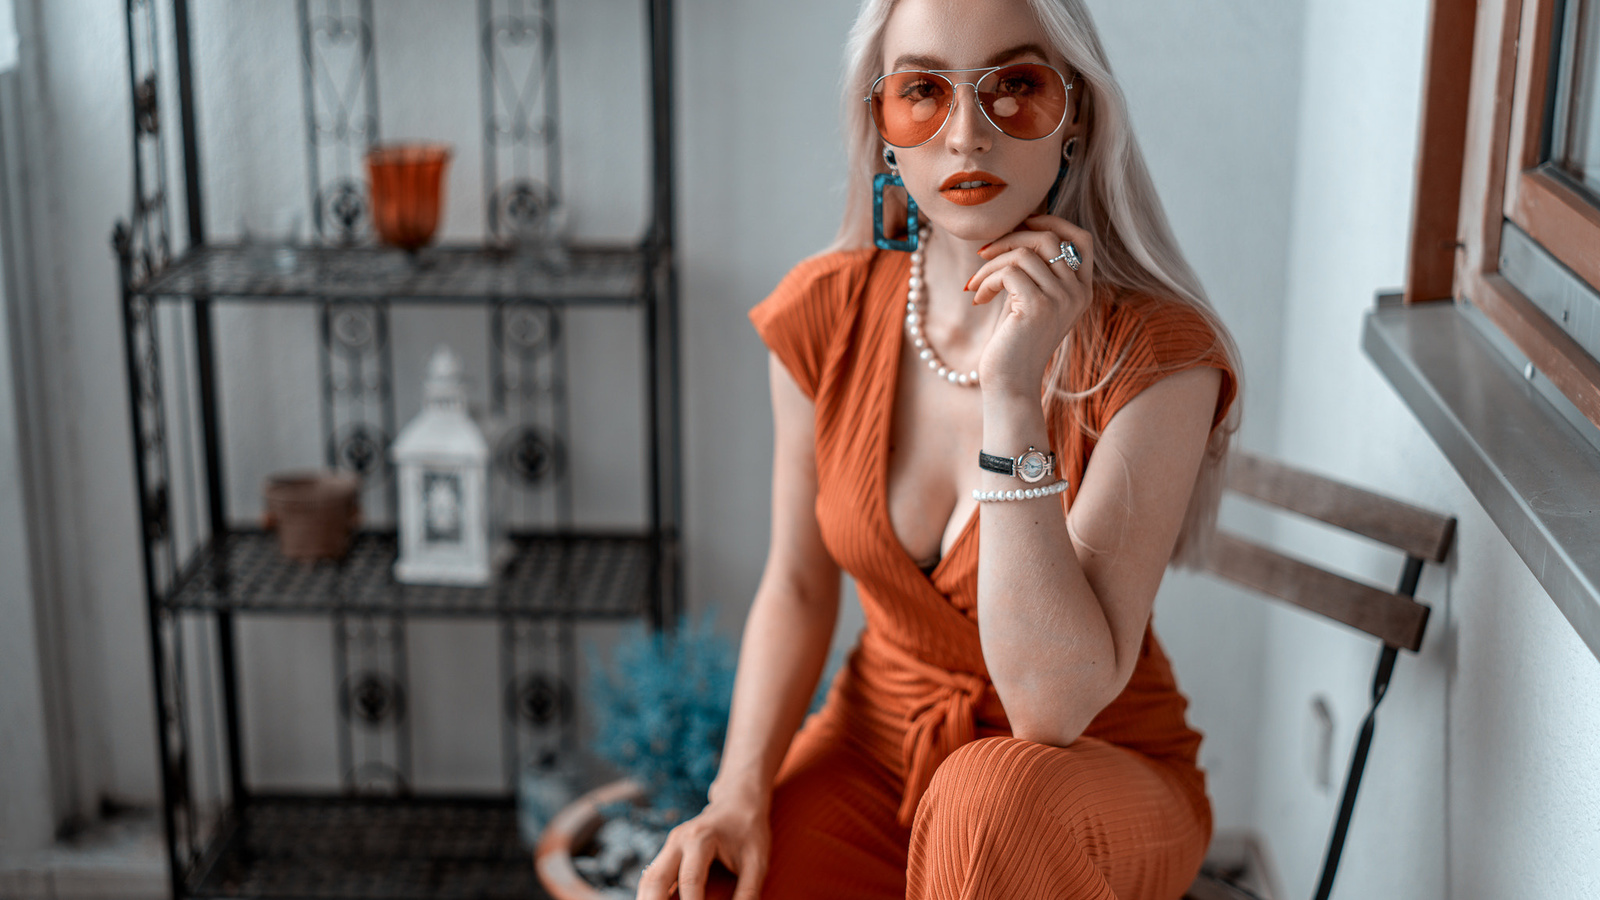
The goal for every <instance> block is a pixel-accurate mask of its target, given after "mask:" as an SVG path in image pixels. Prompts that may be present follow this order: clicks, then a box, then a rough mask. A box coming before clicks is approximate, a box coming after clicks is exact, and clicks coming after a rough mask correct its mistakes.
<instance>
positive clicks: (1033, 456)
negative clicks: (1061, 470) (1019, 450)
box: [1017, 450, 1050, 484]
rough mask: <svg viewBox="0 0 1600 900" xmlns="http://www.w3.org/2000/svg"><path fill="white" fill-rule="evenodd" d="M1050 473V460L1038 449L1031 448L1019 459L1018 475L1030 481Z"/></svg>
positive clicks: (1037, 479)
mask: <svg viewBox="0 0 1600 900" xmlns="http://www.w3.org/2000/svg"><path fill="white" fill-rule="evenodd" d="M1049 473H1050V460H1049V459H1048V458H1046V457H1045V455H1044V454H1043V453H1041V452H1039V451H1038V450H1029V451H1028V452H1027V453H1024V454H1022V456H1021V457H1019V458H1018V459H1017V477H1018V478H1021V479H1022V480H1023V481H1026V482H1028V483H1030V484H1031V483H1033V482H1035V481H1039V480H1040V479H1042V478H1044V476H1045V475H1047V474H1049Z"/></svg>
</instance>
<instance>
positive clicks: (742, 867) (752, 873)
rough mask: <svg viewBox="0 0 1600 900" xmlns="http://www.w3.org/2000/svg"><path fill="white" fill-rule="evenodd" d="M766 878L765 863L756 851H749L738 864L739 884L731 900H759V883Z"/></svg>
mask: <svg viewBox="0 0 1600 900" xmlns="http://www.w3.org/2000/svg"><path fill="white" fill-rule="evenodd" d="M766 878H767V870H766V862H765V860H764V859H763V858H762V854H761V853H760V852H759V851H757V850H754V849H752V850H750V851H749V852H747V853H746V854H745V855H744V859H743V860H741V861H740V863H739V883H738V885H737V886H736V887H734V889H733V900H761V883H762V882H763V881H765V880H766Z"/></svg>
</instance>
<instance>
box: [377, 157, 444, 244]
mask: <svg viewBox="0 0 1600 900" xmlns="http://www.w3.org/2000/svg"><path fill="white" fill-rule="evenodd" d="M366 161H367V180H368V183H369V184H370V185H371V191H372V225H373V227H374V228H375V229H376V230H377V232H378V237H379V239H381V240H382V241H383V242H384V243H385V244H389V245H390V246H393V247H399V248H400V249H402V250H405V251H408V252H415V251H416V250H417V249H418V248H420V247H423V246H426V245H427V243H428V242H429V241H431V240H433V233H434V231H435V230H436V229H437V228H438V227H439V209H440V207H441V206H442V205H443V200H444V172H445V167H446V166H448V165H449V163H450V147H449V145H447V144H384V145H379V146H376V147H373V148H372V149H370V150H368V151H367V156H366Z"/></svg>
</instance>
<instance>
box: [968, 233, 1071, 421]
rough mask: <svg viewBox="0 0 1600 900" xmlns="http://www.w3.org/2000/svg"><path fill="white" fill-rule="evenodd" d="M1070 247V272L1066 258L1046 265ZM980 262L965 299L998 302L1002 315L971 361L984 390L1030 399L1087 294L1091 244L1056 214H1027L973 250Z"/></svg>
mask: <svg viewBox="0 0 1600 900" xmlns="http://www.w3.org/2000/svg"><path fill="white" fill-rule="evenodd" d="M1067 242H1071V243H1072V245H1073V246H1074V247H1075V248H1076V249H1077V251H1078V256H1079V257H1081V258H1082V259H1083V263H1082V265H1080V266H1079V267H1078V270H1077V271H1076V272H1074V271H1073V270H1072V267H1071V266H1069V265H1067V261H1066V260H1061V261H1059V262H1055V263H1049V262H1046V260H1049V259H1054V258H1055V257H1057V256H1059V255H1060V254H1061V245H1062V244H1063V243H1067ZM978 255H980V256H982V257H983V258H984V259H985V260H987V262H985V263H984V264H983V266H982V267H981V268H979V269H978V271H977V273H976V274H974V275H973V276H972V280H971V281H969V282H967V287H968V289H969V290H973V291H974V292H975V294H974V296H973V300H972V302H973V303H974V304H978V303H988V302H989V301H990V300H993V299H994V298H995V297H1003V298H1004V299H1005V302H1006V309H1005V312H1004V313H1003V314H1002V315H1001V318H1000V322H999V323H998V324H997V325H995V329H994V333H993V334H992V335H990V337H989V343H988V344H987V345H985V346H984V348H983V355H982V356H981V357H979V359H978V382H979V383H980V384H982V385H983V387H984V388H985V389H990V388H993V389H999V390H1014V391H1018V392H1023V393H1026V394H1027V395H1028V396H1033V395H1035V394H1036V393H1037V392H1038V390H1039V384H1040V382H1041V381H1042V380H1043V379H1044V369H1045V366H1046V365H1048V364H1049V363H1050V357H1051V356H1052V355H1053V354H1054V353H1055V352H1056V348H1057V347H1058V346H1060V344H1061V341H1062V340H1063V339H1065V338H1066V336H1067V332H1068V331H1071V330H1072V326H1073V325H1074V324H1076V323H1077V321H1078V317H1079V316H1081V315H1083V311H1084V310H1086V309H1088V308H1089V303H1090V298H1091V297H1092V296H1093V289H1094V242H1093V239H1092V238H1091V237H1090V236H1089V232H1087V231H1084V230H1083V229H1082V228H1079V227H1077V226H1076V225H1073V224H1072V223H1071V222H1068V221H1067V220H1065V219H1063V218H1060V217H1059V216H1047V215H1039V216H1029V217H1028V218H1027V219H1025V220H1023V223H1022V226H1021V227H1020V228H1018V229H1017V230H1016V231H1013V232H1011V233H1010V234H1007V235H1004V236H1002V237H1000V238H998V239H996V240H995V241H994V242H992V243H990V244H989V245H988V246H986V247H984V248H983V249H982V250H980V251H978Z"/></svg>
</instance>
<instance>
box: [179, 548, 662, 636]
mask: <svg viewBox="0 0 1600 900" xmlns="http://www.w3.org/2000/svg"><path fill="white" fill-rule="evenodd" d="M511 540H512V543H513V546H514V548H515V554H514V556H513V557H512V559H511V560H510V562H508V563H507V564H506V567H505V569H504V570H503V571H502V572H501V575H500V577H499V578H498V579H496V580H495V581H494V582H493V583H491V584H490V585H488V586H486V587H452V586H443V585H422V584H400V583H397V582H396V581H395V580H394V575H393V564H394V560H395V556H396V552H397V551H396V546H397V544H396V537H395V534H394V533H393V532H376V531H365V532H361V533H360V534H358V535H357V536H356V538H355V540H354V541H353V543H352V544H351V547H350V552H349V553H348V554H347V555H346V556H345V558H344V559H342V560H338V561H337V562H335V561H331V560H329V561H321V562H316V563H305V562H298V561H296V560H291V559H288V558H286V557H284V556H283V555H282V554H280V553H279V552H278V545H277V536H276V535H274V534H272V533H270V532H261V531H236V532H233V533H231V534H229V535H227V537H226V538H225V539H224V540H223V542H222V544H221V545H220V546H216V545H212V544H207V545H206V546H204V547H202V548H201V549H200V551H199V552H198V553H196V555H195V557H194V558H193V559H192V560H191V561H190V562H189V563H188V565H186V566H185V567H184V569H183V572H182V574H180V576H179V578H178V580H177V585H176V588H175V589H174V590H172V591H170V592H169V593H168V594H167V596H166V597H165V598H163V605H164V606H165V607H167V608H169V609H175V610H196V611H223V610H231V611H238V612H266V613H301V614H306V613H327V612H346V613H403V614H406V615H419V616H498V615H512V616H519V617H545V618H550V617H554V618H581V619H623V618H631V617H634V616H640V615H643V614H644V613H645V612H646V610H648V609H649V608H650V604H651V599H652V591H653V588H654V585H655V578H654V576H655V573H656V570H657V559H658V555H657V550H656V541H655V539H654V538H652V537H651V536H649V535H648V534H638V533H634V534H614V533H612V534H566V535H543V534H540V535H531V534H529V535H514V536H513V537H512V539H511Z"/></svg>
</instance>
